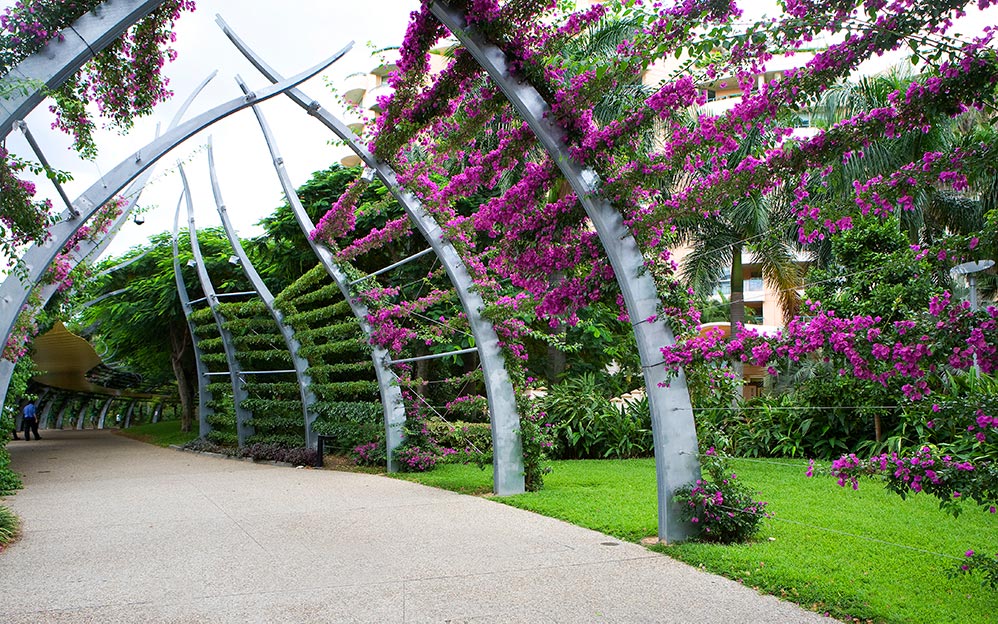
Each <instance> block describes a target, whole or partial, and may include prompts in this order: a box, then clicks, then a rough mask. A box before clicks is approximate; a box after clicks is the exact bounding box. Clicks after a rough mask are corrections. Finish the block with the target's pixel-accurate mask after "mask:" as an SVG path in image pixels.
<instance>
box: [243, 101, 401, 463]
mask: <svg viewBox="0 0 998 624" xmlns="http://www.w3.org/2000/svg"><path fill="white" fill-rule="evenodd" d="M253 113H254V114H255V115H256V119H257V121H258V122H259V123H260V128H261V129H262V130H263V137H264V139H265V140H266V141H267V148H268V149H269V150H270V155H271V158H272V160H273V163H274V169H275V170H276V172H277V177H278V178H279V179H280V182H281V189H282V190H283V191H284V197H285V198H286V199H287V200H288V205H289V206H291V211H292V212H293V213H294V216H295V220H296V221H298V227H299V228H301V231H302V234H304V235H305V239H306V240H307V241H308V244H309V246H310V247H311V248H312V253H314V254H315V257H316V258H318V259H319V262H320V263H322V266H323V268H324V269H325V270H326V273H327V274H328V275H329V277H330V278H331V279H332V280H333V282H335V284H336V286H337V287H338V288H339V289H340V293H342V295H343V298H344V299H346V300H347V303H348V304H349V305H350V310H351V311H352V312H353V314H354V316H355V317H356V318H357V323H358V324H359V325H360V328H361V330H362V331H363V332H364V335H365V336H367V337H368V338H370V336H371V325H370V323H368V321H367V317H368V310H367V306H366V305H364V304H363V303H362V302H361V301H360V300H359V299H358V298H357V297H354V296H353V294H352V293H351V292H350V284H349V279H347V276H346V274H344V273H343V271H342V270H341V269H340V267H339V266H338V265H337V264H336V259H335V258H334V257H333V253H332V252H331V251H330V250H329V248H328V247H326V246H325V245H322V244H321V243H317V242H315V241H313V240H312V238H311V237H310V236H309V232H311V231H312V230H314V229H315V224H314V223H312V219H311V218H310V217H309V216H308V213H307V212H306V211H305V207H304V206H302V203H301V199H299V198H298V193H297V191H295V187H294V184H292V183H291V178H290V177H289V176H288V172H287V170H286V169H285V168H284V159H283V158H281V154H280V152H279V151H278V149H277V143H276V142H275V141H274V137H273V135H272V133H271V132H270V126H268V125H267V120H266V119H264V117H263V113H261V112H260V109H259V108H257V107H255V106H254V107H253ZM368 342H370V340H369V341H368ZM388 361H389V356H388V351H386V350H385V349H384V348H383V347H379V346H377V345H371V362H372V363H373V364H374V376H375V378H376V379H377V381H378V390H379V392H380V394H381V406H382V409H383V410H384V414H385V445H386V450H387V453H388V472H397V471H398V462H396V460H395V449H396V448H398V447H399V446H401V444H402V441H403V439H404V435H403V431H402V428H403V427H404V426H405V404H404V403H403V401H402V390H401V389H400V388H399V386H398V384H396V383H395V377H394V375H393V374H392V371H391V369H389V368H388Z"/></svg>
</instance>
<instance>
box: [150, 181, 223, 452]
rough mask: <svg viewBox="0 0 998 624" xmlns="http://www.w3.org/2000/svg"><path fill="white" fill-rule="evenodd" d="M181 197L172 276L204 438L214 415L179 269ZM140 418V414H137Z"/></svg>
mask: <svg viewBox="0 0 998 624" xmlns="http://www.w3.org/2000/svg"><path fill="white" fill-rule="evenodd" d="M182 202H183V196H181V198H180V199H179V200H178V201H177V212H176V213H174V216H173V275H174V277H175V278H176V281H177V296H178V297H180V307H181V308H183V310H184V320H186V321H187V331H189V332H190V333H191V347H192V348H193V349H194V366H195V368H196V369H197V375H198V436H199V437H201V438H204V437H205V436H207V435H208V434H209V433H211V423H210V422H208V417H209V416H211V415H212V414H213V413H214V410H213V409H212V407H211V400H212V396H211V391H209V390H208V374H207V373H208V367H207V366H205V363H204V359H203V356H204V353H203V352H202V351H201V339H200V338H198V335H197V331H195V327H194V322H193V321H192V320H191V312H193V311H194V308H193V307H191V296H190V295H189V294H188V292H187V284H186V283H185V282H184V274H183V272H182V271H181V268H180V244H179V237H180V206H181V203H182ZM139 418H141V412H140V414H139Z"/></svg>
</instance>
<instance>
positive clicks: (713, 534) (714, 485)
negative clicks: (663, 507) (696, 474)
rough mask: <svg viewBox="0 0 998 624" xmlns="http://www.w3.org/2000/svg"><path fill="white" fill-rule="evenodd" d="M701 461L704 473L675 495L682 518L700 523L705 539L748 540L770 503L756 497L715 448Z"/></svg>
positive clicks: (756, 530)
mask: <svg viewBox="0 0 998 624" xmlns="http://www.w3.org/2000/svg"><path fill="white" fill-rule="evenodd" d="M700 461H701V469H702V470H703V471H704V472H705V473H706V474H705V475H704V477H703V478H700V479H697V480H696V482H695V483H689V484H687V485H684V486H683V487H682V488H680V489H679V490H678V491H677V492H676V495H675V501H676V502H677V503H679V504H680V509H681V512H680V513H681V516H682V518H683V519H684V520H686V521H688V522H692V523H693V524H694V525H695V526H696V528H697V530H698V531H699V533H700V539H702V540H705V541H709V542H721V543H723V544H730V543H732V542H744V541H746V540H748V539H749V538H750V537H752V536H753V535H755V534H756V532H758V530H759V526H760V525H761V524H762V519H763V518H764V517H766V514H765V512H764V511H763V509H765V507H766V503H764V502H761V501H755V500H752V493H751V492H750V491H749V489H748V488H747V487H746V486H745V485H743V484H742V483H741V482H739V481H738V480H737V479H738V478H737V476H736V475H735V473H733V472H731V471H730V467H729V466H728V463H727V462H726V461H725V460H724V459H723V458H722V457H721V456H719V455H718V454H717V453H716V452H715V451H714V449H713V448H711V449H710V450H708V451H707V452H706V453H703V454H702V455H701V457H700Z"/></svg>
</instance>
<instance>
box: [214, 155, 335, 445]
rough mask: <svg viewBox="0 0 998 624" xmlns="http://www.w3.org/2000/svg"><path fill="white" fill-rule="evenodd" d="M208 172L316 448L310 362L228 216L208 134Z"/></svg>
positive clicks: (308, 442)
mask: <svg viewBox="0 0 998 624" xmlns="http://www.w3.org/2000/svg"><path fill="white" fill-rule="evenodd" d="M208 172H209V174H210V176H211V190H212V193H213V194H214V196H215V206H216V207H217V208H218V216H219V217H220V218H221V219H222V228H223V229H224V230H225V236H226V237H227V238H228V239H229V243H230V244H231V245H232V250H233V251H234V252H235V254H236V257H237V258H239V265H240V266H241V267H243V271H244V272H245V273H246V277H247V279H249V282H250V284H251V285H252V287H253V290H255V291H256V294H257V296H258V297H260V300H261V301H263V305H264V306H265V307H266V308H267V312H268V313H269V314H270V316H271V318H273V319H274V323H276V324H277V329H278V331H280V332H281V338H283V339H284V344H285V345H286V346H287V348H288V353H289V354H290V355H291V366H292V367H293V368H294V371H295V377H296V378H297V379H298V390H299V396H300V399H301V406H302V417H303V419H304V420H303V422H304V426H305V446H306V447H308V448H311V449H314V448H317V446H318V438H317V436H316V435H315V433H314V432H313V431H312V423H314V422H315V419H316V418H317V416H318V414H316V412H315V407H314V406H315V401H316V398H315V394H314V393H313V392H312V378H311V377H309V375H308V372H307V371H308V362H307V361H306V360H305V358H303V357H301V355H299V353H298V351H299V349H300V348H301V344H299V342H298V339H297V338H295V332H294V329H292V328H291V327H290V326H288V324H287V323H285V322H284V314H283V313H282V312H281V311H280V310H278V309H277V308H275V307H274V294H273V293H272V292H271V291H270V289H269V288H267V285H266V284H265V283H264V281H263V279H262V278H261V277H260V274H259V273H257V271H256V268H255V267H254V266H253V263H252V262H250V259H249V256H247V255H246V252H245V251H244V250H243V245H242V242H241V241H240V240H239V235H238V234H237V233H236V230H235V228H233V227H232V222H231V221H230V220H229V213H228V211H227V210H226V209H225V202H224V201H223V200H222V191H221V188H220V187H219V184H218V175H217V173H216V172H215V154H214V151H213V150H212V144H211V137H209V138H208Z"/></svg>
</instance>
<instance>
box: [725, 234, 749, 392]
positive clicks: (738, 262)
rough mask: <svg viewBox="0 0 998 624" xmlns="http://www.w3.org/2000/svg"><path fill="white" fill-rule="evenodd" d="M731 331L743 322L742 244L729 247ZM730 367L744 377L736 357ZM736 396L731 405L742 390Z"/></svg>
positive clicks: (733, 331) (740, 376) (732, 333)
mask: <svg viewBox="0 0 998 624" xmlns="http://www.w3.org/2000/svg"><path fill="white" fill-rule="evenodd" d="M730 318H731V331H730V334H729V336H731V337H734V335H735V332H736V331H737V326H738V324H739V323H741V324H744V323H745V276H744V274H743V271H742V246H741V245H740V244H737V245H735V246H733V247H732V248H731V317H730ZM732 368H733V369H734V371H735V374H736V375H738V378H739V379H744V377H745V372H744V371H745V367H744V366H743V365H742V361H741V360H740V359H738V358H733V360H732ZM737 394H738V396H733V397H731V406H732V407H736V406H737V405H738V399H741V398H743V397H744V390H742V389H740V388H739V390H738V393H737Z"/></svg>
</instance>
